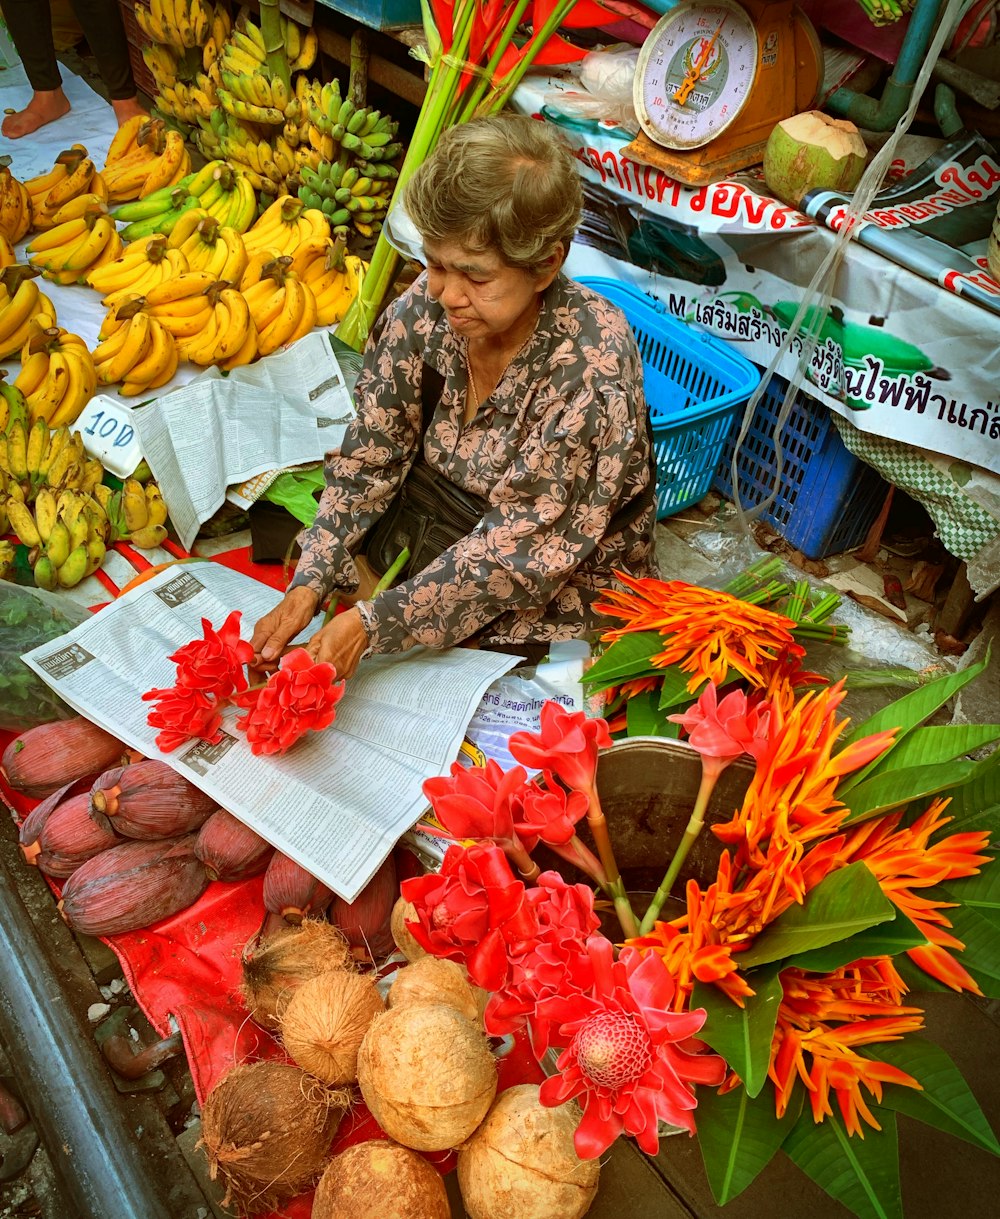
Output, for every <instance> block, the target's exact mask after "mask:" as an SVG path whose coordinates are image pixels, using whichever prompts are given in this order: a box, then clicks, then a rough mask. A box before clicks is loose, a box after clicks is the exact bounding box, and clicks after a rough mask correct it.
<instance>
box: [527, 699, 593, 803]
mask: <svg viewBox="0 0 1000 1219" xmlns="http://www.w3.org/2000/svg"><path fill="white" fill-rule="evenodd" d="M538 729H539V730H538V732H537V733H534V732H515V733H514V734H513V736H512V737H511V738H510V742H509V745H508V748H509V749H510V752H511V756H512V757H514V758H516V759H517V761H518V762H520V763H522V765H524V766H529V767H531V768H532V769H534V770H548V771H552V772H553V774H555V775H558V777H559V778H560V779H561V780H562V781H563V782H564V783H565V784H566V786H567V787H569V788H572V789H573V790H574V791H582V792H589V791H591V790H592V789H593V786H594V776H595V774H596V773H597V754H598V751H599V750H601V749H607V748H609V747H610V745H611V734H610V733H609V732H608V726H607V724H606V723H605V722H604V720H602V719H591V718H589V717H588V716H587V715H586V714H585V713H584V712H583V711H567V710H566V708H565V707H563V706H562V705H561V704H560V703H557V702H556V701H555V699H551V698H550V699H547V700H546V701H545V702H544V703H543V704H542V710H541V714H540V715H539V717H538Z"/></svg>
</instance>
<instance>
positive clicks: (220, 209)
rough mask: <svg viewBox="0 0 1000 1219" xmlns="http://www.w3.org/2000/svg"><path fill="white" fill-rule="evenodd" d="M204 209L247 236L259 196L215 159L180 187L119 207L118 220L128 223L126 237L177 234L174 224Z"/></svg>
mask: <svg viewBox="0 0 1000 1219" xmlns="http://www.w3.org/2000/svg"><path fill="white" fill-rule="evenodd" d="M194 207H197V208H202V209H203V210H204V211H206V212H207V213H208V214H209V215H210V216H213V217H214V218H215V219H216V220H217V221H218V222H219V224H220V225H224V226H226V227H227V228H231V229H235V230H236V231H237V232H238V233H245V232H246V231H247V229H248V228H250V226H251V225H252V224H253V223H254V220H255V219H256V217H257V196H256V195H255V194H254V189H253V186H252V185H251V184H250V182H249V180H248V179H247V178H246V177H245V176H244V175H243V174H240V173H237V172H235V171H234V170H233V169H232V168H231V167H230V166H229V165H227V164H226V162H225V161H221V160H214V161H209V162H208V163H207V164H206V165H203V166H202V168H201V169H199V170H198V172H197V173H194V174H189V175H187V176H186V177H184V178H182V179H181V180H180V182H178V183H177V185H176V186H168V187H164V188H163V189H162V190H159V191H155V192H154V193H153V194H151V195H147V196H146V197H145V198H144V199H141V200H139V201H138V202H136V203H125V204H122V205H121V206H120V207H116V208H115V210H114V212H113V216H114V218H115V220H123V221H125V222H126V223H125V227H124V228H123V229H122V234H121V235H122V237H124V239H125V240H126V241H135V240H136V239H137V238H140V237H152V236H154V235H155V234H162V235H163V236H165V237H168V236H170V234H171V233H172V232H173V229H174V225H175V224H176V223H177V222H178V220H179V219H180V218H181V216H182V215H183V214H184V213H185V212H187V211H189V210H190V209H191V208H194Z"/></svg>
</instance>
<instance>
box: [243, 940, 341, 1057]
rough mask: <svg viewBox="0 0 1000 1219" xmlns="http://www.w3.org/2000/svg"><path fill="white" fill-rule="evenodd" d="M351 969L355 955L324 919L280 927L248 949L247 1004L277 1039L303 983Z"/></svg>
mask: <svg viewBox="0 0 1000 1219" xmlns="http://www.w3.org/2000/svg"><path fill="white" fill-rule="evenodd" d="M348 965H353V960H352V957H351V949H350V946H349V945H348V943H347V941H346V940H345V939H344V937H343V935H342V934H341V933H340V931H338V930H337V928H336V927H331V926H330V924H329V923H324V922H320V921H319V920H318V919H306V920H305V922H303V923H301V924H300V925H299V926H298V927H292V926H289V925H283V926H280V927H279V928H278V929H277V930H276V931H274V932H272V934H270V935H267V936H263V937H261V936H255V937H254V938H253V939H252V940H250V941H249V942H248V943H247V945H246V946H245V948H244V949H243V958H242V969H243V985H242V987H241V993H242V996H243V1002H244V1003H245V1004H246V1008H247V1011H248V1012H249V1013H250V1016H251V1018H252V1019H253V1020H254V1021H256V1023H257V1024H259V1025H261V1027H262V1028H265V1029H270V1031H271V1032H272V1033H275V1032H277V1031H278V1029H279V1028H280V1026H281V1013H282V1012H283V1011H284V1009H285V1006H286V1004H287V1003H288V1001H289V999H291V997H292V995H293V994H294V993H295V991H296V990H297V988H298V987H299V986H301V985H302V983H303V982H306V981H308V979H309V978H315V977H316V976H317V975H319V974H323V973H326V972H327V971H328V970H331V969H343V968H344V967H345V966H348Z"/></svg>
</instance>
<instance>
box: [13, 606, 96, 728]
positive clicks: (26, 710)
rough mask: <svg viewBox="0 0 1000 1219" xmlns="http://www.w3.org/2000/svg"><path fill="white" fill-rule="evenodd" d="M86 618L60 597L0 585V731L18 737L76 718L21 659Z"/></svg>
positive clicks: (79, 610)
mask: <svg viewBox="0 0 1000 1219" xmlns="http://www.w3.org/2000/svg"><path fill="white" fill-rule="evenodd" d="M89 616H90V614H89V612H88V610H87V609H85V608H84V607H83V606H82V605H79V604H77V603H76V602H75V601H69V600H67V599H66V598H65V597H55V596H53V595H52V594H50V593H46V592H43V591H42V590H41V589H38V588H21V587H19V586H18V585H16V584H0V729H4V730H6V731H9V732H23V731H24V730H25V729H26V728H35V727H36V726H37V725H38V724H48V723H51V721H52V720H65V719H69V718H70V717H71V716H74V715H76V712H75V711H74V710H73V708H72V707H68V706H67V705H66V704H65V703H64V702H63V701H62V699H61V698H59V697H58V695H56V693H55V692H54V691H53V690H50V689H49V687H48V686H47V685H46V684H45V682H43V681H42V679H41V678H40V677H37V676H36V675H35V673H34V672H33V671H32V670H31V669H29V668H28V666H27V665H26V664H25V663H24V661H23V660H22V659H21V657H22V656H23V655H24V654H25V653H26V652H30V651H31V649H32V648H36V647H38V645H39V644H42V643H46V642H48V640H50V639H56V638H58V636H60V635H65V634H66V632H67V631H71V630H72V629H73V628H74V627H75V626H79V625H80V623H81V622H84V621H85V620H86V619H87V618H88V617H89Z"/></svg>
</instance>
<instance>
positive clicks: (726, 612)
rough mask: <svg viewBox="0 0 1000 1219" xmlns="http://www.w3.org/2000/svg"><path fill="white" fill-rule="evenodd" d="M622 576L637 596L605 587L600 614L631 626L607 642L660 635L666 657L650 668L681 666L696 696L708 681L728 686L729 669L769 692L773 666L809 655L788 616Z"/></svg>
mask: <svg viewBox="0 0 1000 1219" xmlns="http://www.w3.org/2000/svg"><path fill="white" fill-rule="evenodd" d="M615 574H616V576H617V577H618V579H619V580H620V581H621V582H622V584H624V585H625V586H626V587H627V588H628V589H630V590H631V591H629V592H626V591H624V590H622V589H611V588H609V589H604V590H603V591H602V593H601V600H600V601H599V602H598V603H597V607H596V608H597V609H598V611H599V612H601V613H603V614H609V615H610V616H611V617H613V618H620V619H621V620H622V621H623V622H624V625H623V626H618V627H614V628H612V629H611V630H608V631H605V633H604V634H603V635H602V636H601V639H602V640H603V641H604V642H606V643H612V642H614V641H615V640H616V639H621V638H622V637H623V636H624V635H629V634H632V633H634V632H636V631H658V632H659V633H660V634H661V635H662V636H663V651H662V652H658V653H657V654H656V655H655V656H653V657H652V658H651V663H652V664H653V665H654V666H655V667H656V668H662V669H665V668H667V667H668V666H670V665H674V664H676V665H677V666H678V667H679V668H680V669H681V671H682V672H684V673H690V674H691V678H690V680H689V681H688V683H687V688H688V690H689V691H690V693H692V694H695V693H697V691H698V690H699V689H700V687H701V686H702V685H703V684H704V683H705V682H706V681H714V682H715V684H716V685H717V686H718V685H721V684H722V683H723V682H724V681H726V679H727V677H728V676H729V671H730V669H733V670H735V672H736V673H739V674H740V675H741V676H742V677H744V678H745V679H746V680H747V681H748V682H750V684H751V685H752V686H763V685H765V684H766V681H767V674H768V672H769V671H770V667H771V666H772V665H773V664H774V663H776V662H777V661H779V660H781V659H783V658H786V657H791V658H794V659H795V660H796V661H797V660H799V659H800V658H801V657H802V656H803V655H804V654H805V649H804V648H803V647H802V645H801V644H799V643H796V642H795V640H794V639H793V637H792V630H793V629H794V627H795V622H794V621H793V620H792V619H791V618H786V617H785V616H784V615H783V614H776V613H775V612H774V611H773V610H769V609H763V608H762V607H761V606H757V605H751V604H750V603H749V602H747V601H741V600H740V598H739V597H734V596H732V595H731V594H730V593H722V592H716V591H714V590H713V589H709V588H700V587H698V586H697V585H694V584H686V583H685V582H684V581H683V580H669V581H663V580H653V579H636V578H635V577H633V576H629V575H627V574H626V573H625V572H621V571H619V572H616V573H615Z"/></svg>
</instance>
